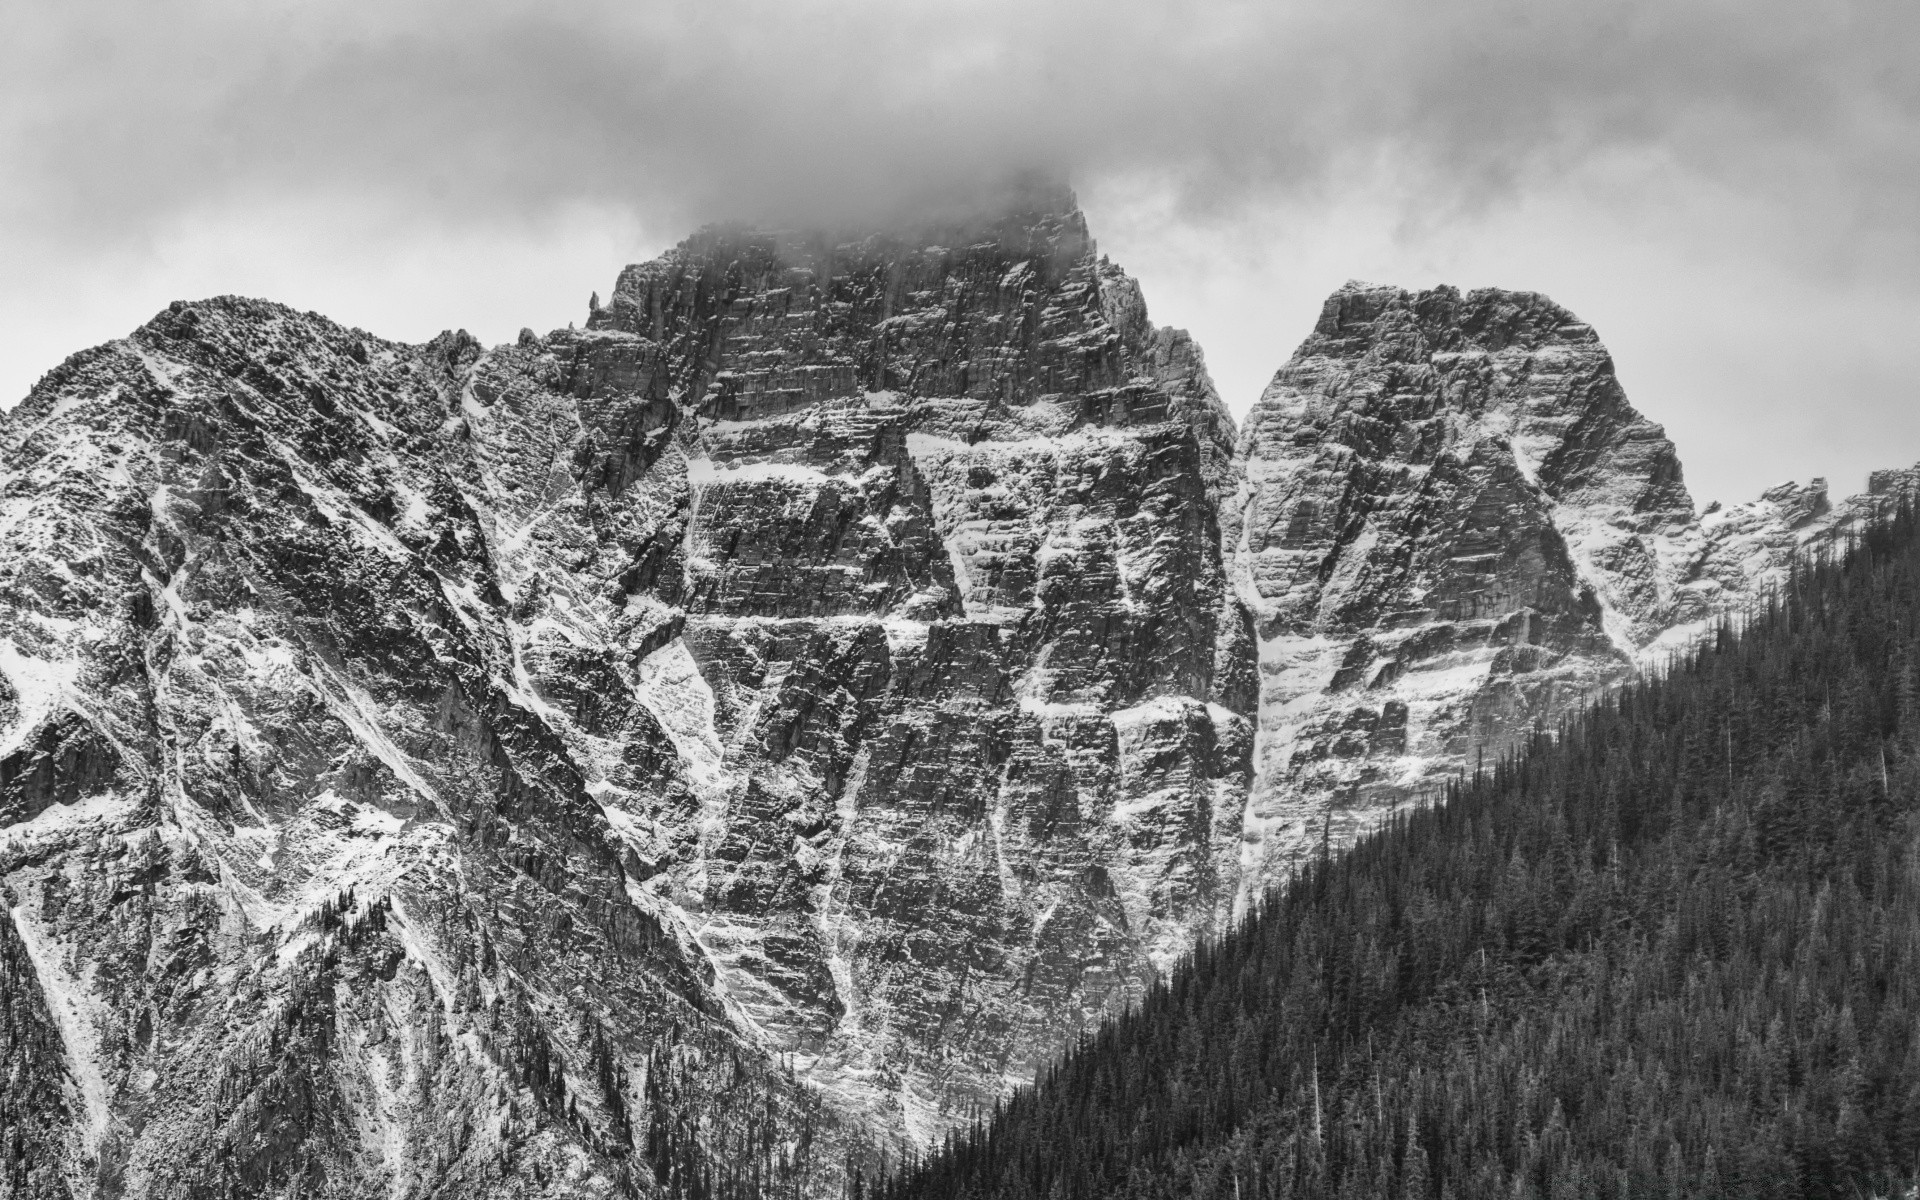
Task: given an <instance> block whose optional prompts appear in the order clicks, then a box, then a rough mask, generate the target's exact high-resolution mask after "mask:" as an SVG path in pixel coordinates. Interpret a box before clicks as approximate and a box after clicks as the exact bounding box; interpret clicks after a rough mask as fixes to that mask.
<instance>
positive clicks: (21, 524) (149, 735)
mask: <svg viewBox="0 0 1920 1200" xmlns="http://www.w3.org/2000/svg"><path fill="white" fill-rule="evenodd" d="M0 438H3V439H4V442H3V444H0V471H3V472H4V475H0V505H4V508H0V635H4V636H3V637H0V675H4V678H5V680H6V684H7V686H6V691H5V693H4V695H3V696H0V699H4V711H3V712H0V715H3V716H4V745H0V819H3V820H4V821H5V823H6V825H5V833H4V835H0V838H3V840H0V878H4V882H5V886H6V889H7V892H6V896H7V904H6V908H7V910H8V914H7V920H6V921H5V922H4V923H0V972H4V975H5V979H6V981H7V983H8V990H7V993H6V998H5V1001H4V1005H3V1006H4V1008H5V1010H6V1011H5V1014H4V1015H5V1018H6V1019H5V1024H4V1026H0V1028H4V1034H5V1038H4V1041H3V1042H0V1052H4V1053H5V1054H6V1055H7V1057H8V1061H9V1063H10V1064H13V1065H14V1066H15V1068H16V1069H17V1071H18V1072H19V1073H18V1074H17V1075H15V1076H14V1078H17V1079H20V1080H21V1081H22V1085H21V1086H22V1090H21V1091H19V1092H18V1097H19V1098H18V1100H16V1093H15V1092H12V1091H10V1092H9V1093H8V1098H7V1101H6V1103H7V1106H8V1110H7V1111H8V1113H9V1115H10V1116H11V1114H12V1113H13V1110H15V1109H16V1108H20V1107H21V1106H23V1105H27V1104H29V1103H31V1106H32V1111H33V1112H34V1114H35V1116H34V1117H33V1119H32V1120H21V1119H18V1118H13V1119H10V1121H9V1126H8V1129H7V1130H6V1132H5V1136H6V1137H7V1138H9V1139H11V1141H10V1143H9V1144H10V1145H13V1146H16V1147H24V1148H25V1149H23V1150H22V1151H21V1153H22V1154H25V1155H26V1157H28V1158H30V1159H32V1160H33V1161H35V1162H36V1163H41V1164H44V1163H45V1162H46V1161H47V1159H46V1155H47V1147H64V1149H65V1153H64V1155H63V1156H57V1157H60V1159H61V1162H62V1163H63V1164H64V1165H63V1166H61V1167H59V1168H54V1167H50V1166H46V1165H39V1166H35V1167H33V1168H31V1169H26V1168H17V1169H15V1178H14V1180H13V1183H14V1189H15V1191H16V1192H18V1193H19V1194H26V1195H40V1194H46V1195H61V1194H76V1195H77V1194H100V1195H132V1196H148V1195H175V1194H187V1193H192V1194H213V1193H221V1194H227V1193H235V1192H237V1193H239V1194H260V1193H264V1192H279V1191H291V1190H302V1191H313V1192H317V1193H323V1194H340V1195H346V1194H353V1195H360V1194H367V1193H369V1192H373V1191H381V1192H387V1193H391V1194H394V1195H408V1194H415V1193H425V1192H427V1191H431V1190H436V1189H439V1190H443V1191H444V1190H446V1189H451V1190H452V1191H453V1192H455V1193H457V1194H460V1195H482V1194H495V1193H497V1194H502V1195H508V1194H511V1195H520V1194H526V1193H553V1194H562V1193H565V1194H574V1193H580V1194H601V1193H606V1192H610V1191H618V1190H638V1191H643V1192H646V1191H654V1190H668V1191H672V1190H676V1189H678V1190H684V1189H685V1188H686V1187H687V1186H688V1182H689V1179H690V1178H691V1175H690V1172H699V1171H702V1170H706V1171H710V1172H715V1173H717V1174H718V1175H719V1176H722V1177H724V1176H727V1175H728V1174H729V1173H731V1175H732V1176H733V1177H735V1178H737V1179H741V1180H749V1181H752V1180H758V1181H780V1182H781V1184H782V1186H783V1187H785V1186H791V1187H794V1188H799V1189H801V1190H805V1191H812V1192H820V1191H823V1190H831V1189H832V1188H833V1187H834V1186H835V1182H836V1179H837V1176H838V1173H839V1168H840V1163H841V1158H840V1156H841V1155H842V1153H853V1154H856V1155H857V1154H859V1153H864V1152H867V1151H868V1150H871V1149H872V1148H873V1147H891V1148H893V1149H895V1150H896V1151H897V1149H898V1148H899V1144H900V1143H901V1142H902V1141H903V1140H904V1139H906V1138H914V1139H924V1138H925V1137H927V1136H929V1135H931V1134H932V1133H933V1132H935V1131H936V1130H937V1129H938V1128H940V1127H942V1126H943V1124H944V1122H946V1121H947V1120H950V1119H955V1118H958V1117H960V1116H963V1115H965V1112H966V1106H967V1105H969V1104H977V1103H983V1102H985V1101H988V1100H990V1099H992V1098H994V1097H997V1096H999V1095H1001V1094H1003V1093H1004V1091H1005V1090H1006V1088H1007V1086H1008V1084H1009V1082H1010V1081H1013V1080H1018V1079H1021V1078H1025V1077H1027V1076H1029V1075H1030V1074H1031V1072H1032V1071H1033V1070H1034V1069H1035V1067H1036V1066H1037V1065H1038V1064H1039V1063H1040V1062H1042V1061H1043V1060H1044V1059H1045V1057H1046V1056H1048V1055H1049V1054H1051V1053H1052V1052H1053V1051H1054V1050H1055V1049H1057V1048H1058V1047H1059V1046H1060V1044H1061V1043H1062V1041H1063V1040H1064V1039H1067V1038H1070V1037H1071V1036H1072V1035H1073V1033H1074V1031H1075V1030H1077V1029H1078V1028H1080V1027H1082V1026H1083V1025H1084V1024H1085V1023H1086V1022H1088V1021H1091V1020H1094V1019H1096V1018H1097V1017H1098V1016H1100V1015H1101V1014H1102V1013H1105V1012H1108V1011H1111V1010H1112V1009H1113V1008H1114V1007H1115V1006H1117V1005H1121V1004H1124V1003H1125V1002H1126V1000H1127V999H1128V998H1129V997H1131V996H1135V995H1137V994H1138V993H1139V991H1140V989H1141V988H1142V987H1144V986H1145V984H1146V982H1147V981H1148V980H1149V979H1151V978H1152V977H1153V976H1154V975H1155V973H1156V972H1158V971H1160V970H1162V969H1164V968H1165V967H1166V966H1167V965H1168V964H1169V963H1170V961H1171V959H1172V958H1173V957H1174V956H1175V955H1176V954H1177V953H1178V952H1179V951H1180V950H1181V949H1182V948H1183V947H1185V946H1186V945H1187V944H1188V943H1189V942H1190V940H1191V939H1192V937H1193V936H1194V935H1195V933H1196V931H1197V930H1199V929H1201V928H1204V927H1206V926H1207V925H1208V924H1209V923H1210V922H1211V921H1212V919H1213V912H1214V910H1215V908H1216V906H1217V904H1216V899H1215V896H1214V891H1213V889H1214V887H1215V879H1214V871H1213V863H1214V862H1215V860H1216V859H1217V858H1218V857H1219V854H1218V850H1217V848H1216V847H1215V845H1214V844H1213V836H1214V835H1213V830H1214V828H1215V823H1216V810H1217V809H1218V810H1222V811H1225V812H1227V813H1231V812H1233V811H1234V810H1235V808H1236V806H1237V804H1238V802H1239V797H1240V796H1241V795H1242V794H1243V793H1244V790H1245V783H1246V778H1247V773H1248V770H1249V751H1250V747H1251V728H1252V726H1251V722H1250V719H1249V718H1250V713H1245V712H1235V711H1232V710H1231V708H1230V707H1229V705H1231V704H1233V703H1236V702H1238V703H1241V704H1242V705H1243V707H1250V700H1251V693H1250V690H1249V689H1248V687H1247V686H1246V681H1248V680H1250V679H1251V670H1250V657H1249V653H1250V643H1249V642H1247V640H1246V639H1245V637H1244V628H1243V625H1244V623H1243V622H1242V621H1241V620H1240V619H1239V617H1238V615H1237V610H1235V609H1234V608H1233V606H1232V603H1231V601H1230V600H1229V599H1228V589H1227V586H1226V582H1225V575H1224V572H1223V571H1222V570H1221V568H1220V560H1219V553H1218V545H1219V536H1218V531H1217V525H1216V511H1217V501H1218V497H1219V495H1220V491H1221V488H1222V487H1223V482H1222V481H1224V480H1225V479H1226V478H1227V477H1228V475H1229V472H1230V465H1229V459H1230V455H1231V440H1232V429H1231V424H1230V422H1229V421H1228V419H1227V417H1226V415H1225V412H1224V410H1223V409H1222V407H1221V405H1220V403H1219V401H1218V399H1217V397H1216V396H1215V395H1214V393H1213V391H1212V388H1211V385H1210V384H1209V383H1208V382H1207V379H1206V373H1205V370H1204V367H1203V366H1202V364H1201V361H1200V358H1199V354H1198V352H1197V350H1195V349H1194V347H1193V346H1192V345H1191V343H1190V342H1188V341H1187V340H1186V338H1185V337H1184V335H1180V334H1177V333H1173V332H1170V331H1165V330H1156V329H1154V328H1152V327H1151V326H1150V325H1149V324H1148V323H1147V320H1146V313H1145V307H1144V304H1143V303H1142V301H1141V298H1140V294H1139V291H1138V289H1137V287H1135V285H1134V284H1133V283H1132V281H1131V280H1129V279H1127V278H1126V276H1124V275H1123V274H1121V273H1120V272H1119V270H1118V269H1117V268H1114V267H1112V266H1111V265H1110V264H1108V263H1106V262H1105V261H1104V260H1101V259H1098V258H1096V257H1095V255H1094V248H1093V244H1092V242H1091V240H1090V239H1089V238H1088V237H1087V234H1086V230H1085V226H1084V223H1083V222H1082V220H1081V219H1080V217H1079V215H1078V214H1077V212H1075V211H1073V210H1072V207H1071V205H1070V203H1066V204H1062V203H1052V204H1046V205H1041V206H1038V207H1035V208H1033V209H1031V210H1030V211H1027V212H1024V213H1018V214H1015V215H1014V216H1012V217H1009V218H1008V219H1006V220H1004V221H1001V222H999V223H998V224H997V225H993V226H987V227H980V228H972V229H967V228H956V229H950V230H943V231H939V232H938V233H937V235H932V236H925V237H919V238H873V239H868V240H865V241H860V242H853V243H835V242H833V241H830V240H825V239H820V240H804V239H798V238H791V237H786V236H783V235H759V234H749V233H744V232H724V231H721V232H712V233H708V234H704V235H702V236H700V237H697V238H695V239H693V240H692V241H690V242H688V243H687V244H685V245H684V246H682V247H681V248H679V249H678V250H676V251H674V252H672V253H671V254H669V255H668V256H667V257H665V258H664V259H662V260H660V261H659V262H656V263H653V264H649V265H647V266H645V267H640V268H634V269H631V270H629V271H628V272H626V273H625V274H623V276H622V277H621V280H620V283H619V286H618V287H617V288H616V290H615V292H614V294H613V297H612V299H611V301H610V302H609V303H608V305H606V306H605V307H598V306H596V310H595V312H594V314H593V316H592V319H591V320H590V322H589V328H588V329H587V330H584V331H580V332H574V331H561V332H558V333H555V334H553V335H551V336H549V337H546V338H539V337H535V336H533V335H532V334H526V335H524V336H523V337H522V338H521V340H520V342H519V343H518V344H516V345H511V346H503V347H498V348H495V349H493V350H484V349H483V348H481V347H480V346H478V345H477V344H475V343H474V342H473V341H472V340H471V339H469V338H467V337H465V336H464V335H447V336H444V337H442V338H440V339H438V340H437V341H435V342H434V343H431V344H429V345H427V346H423V347H408V346H399V345H394V344H390V343H385V342H381V341H379V340H377V339H374V338H371V337H368V336H366V335H364V334H361V333H360V332H358V331H354V330H347V329H341V328H339V327H337V326H334V325H332V324H330V323H328V322H326V321H325V320H323V319H321V318H318V317H315V316H311V315H305V316H303V315H300V314H296V313H293V312H290V311H288V310H286V309H283V308H280V307H277V306H274V305H269V304H262V303H257V302H250V301H237V300H219V301H212V302H208V303H203V304H192V305H176V306H175V307H174V308H173V309H172V310H170V311H169V312H167V313H164V314H162V315H161V316H160V317H158V318H156V319H155V321H153V322H152V323H151V324H149V325H148V326H146V327H144V328H143V329H141V330H139V331H137V332H136V333H135V334H134V335H132V336H131V337H130V338H128V339H126V340H125V341H122V342H117V343H113V344H111V345H108V346H105V347H102V348H100V349H98V350H95V351H91V352H88V353H86V354H83V355H80V356H77V357H76V358H74V359H72V360H69V361H68V362H67V363H66V364H65V365H63V366H62V367H61V368H60V369H58V370H57V371H55V372H53V373H52V374H51V375H49V376H48V377H47V378H46V379H45V380H43V381H42V383H41V384H40V385H39V386H38V387H37V388H36V389H35V390H34V392H33V394H32V395H31V396H30V397H29V398H28V399H27V400H26V401H25V402H24V403H23V404H22V405H21V406H20V407H19V408H18V409H16V410H15V411H14V412H13V413H11V414H10V415H9V416H8V417H7V418H6V421H5V424H4V426H3V427H0ZM1216 660H1218V661H1219V662H1220V663H1224V664H1225V665H1224V667H1223V668H1222V667H1219V666H1217V663H1216ZM1222 700H1224V703H1221V702H1217V701H1222ZM29 966H30V968H31V969H30V970H29V969H28V967H29ZM34 1097H41V1098H42V1100H44V1099H45V1098H46V1097H53V1098H54V1101H53V1102H45V1103H43V1102H42V1100H35V1099H34ZM823 1097H824V1100H825V1103H824V1106H823V1105H822V1103H821V1100H822V1098H823ZM862 1147H866V1148H867V1149H866V1150H863V1149H862ZM19 1157H20V1156H19V1155H16V1156H15V1158H14V1159H10V1160H9V1161H10V1162H14V1161H18V1160H19ZM20 1170H27V1171H28V1173H27V1174H26V1175H21V1174H20Z"/></svg>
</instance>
